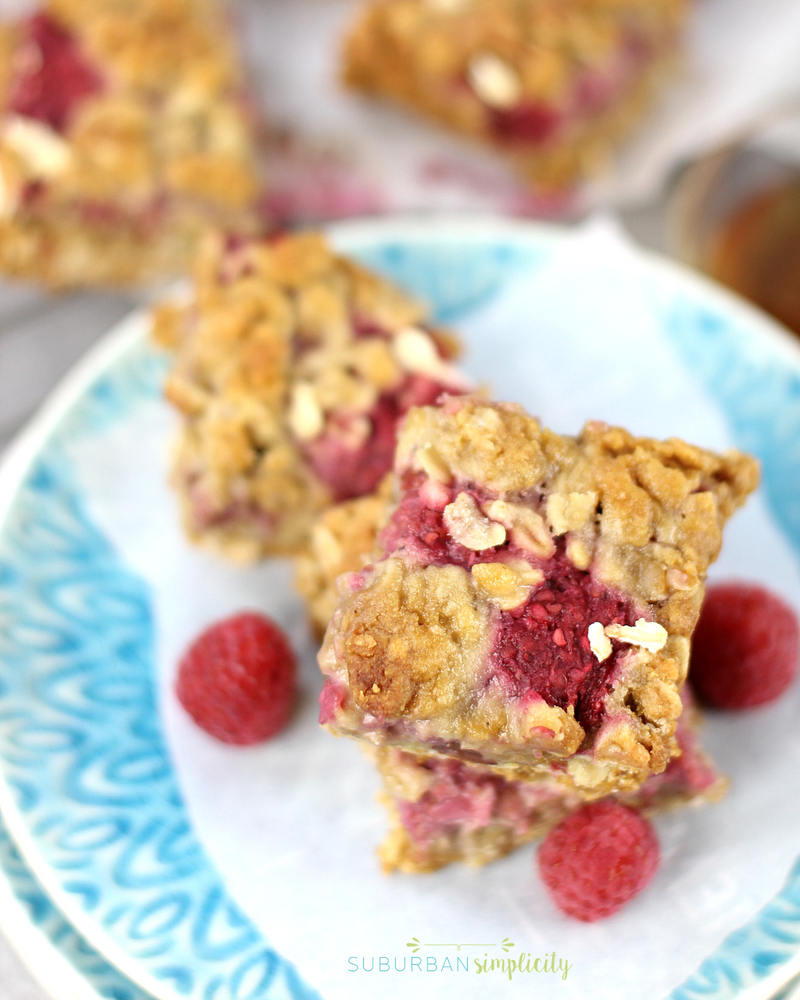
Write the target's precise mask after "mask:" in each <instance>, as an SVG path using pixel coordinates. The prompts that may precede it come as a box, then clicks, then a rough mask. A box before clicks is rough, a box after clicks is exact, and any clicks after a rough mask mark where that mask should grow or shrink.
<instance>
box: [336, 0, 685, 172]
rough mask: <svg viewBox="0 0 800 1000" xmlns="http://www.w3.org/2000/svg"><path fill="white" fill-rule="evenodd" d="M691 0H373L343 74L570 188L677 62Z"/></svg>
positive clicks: (599, 161)
mask: <svg viewBox="0 0 800 1000" xmlns="http://www.w3.org/2000/svg"><path fill="white" fill-rule="evenodd" d="M686 7H687V3H686V0H558V2H553V0H372V2H370V3H367V5H366V6H365V8H364V9H363V11H361V12H360V14H359V15H358V19H357V21H356V23H355V24H354V25H353V27H352V29H351V31H350V34H349V36H348V38H347V40H346V44H345V52H344V79H345V81H346V83H347V84H349V85H350V86H351V87H354V88H356V89H358V90H361V91H364V92H365V93H368V94H375V95H379V96H382V97H387V98H390V99H392V100H395V101H399V102H400V103H402V104H404V105H406V106H407V107H409V108H411V109H413V110H415V111H419V112H421V113H423V114H425V115H427V116H428V117H430V118H433V119H435V120H436V121H439V122H441V123H443V124H444V125H447V126H449V127H450V128H451V129H454V130H456V131H458V132H461V133H464V134H465V135H468V136H472V137H474V138H477V139H479V140H482V141H483V142H484V143H488V144H489V145H490V146H492V147H494V148H495V149H497V150H499V151H501V152H502V153H504V154H506V155H507V156H508V157H509V158H510V160H511V161H512V163H513V164H514V166H515V167H516V169H517V170H518V171H519V173H520V174H521V175H522V176H523V177H524V178H526V179H527V180H529V181H530V182H532V183H534V184H536V185H538V186H541V187H545V188H553V187H556V188H557V187H563V186H567V185H571V184H573V183H574V182H576V181H578V180H580V179H582V178H584V177H586V176H588V175H590V174H592V173H594V172H596V171H597V170H598V168H600V167H602V166H603V165H604V164H606V163H607V161H608V159H609V156H610V154H611V152H612V151H613V149H614V147H615V146H616V145H617V144H618V142H619V140H620V139H621V138H622V137H624V136H625V135H626V133H628V132H629V131H630V130H631V129H632V128H633V127H634V126H635V125H636V124H637V123H638V122H639V120H640V119H641V117H642V116H643V114H644V113H645V112H646V110H647V109H648V107H649V106H650V105H651V103H652V101H653V98H654V96H655V95H656V94H657V92H658V90H659V86H660V85H661V84H662V82H663V80H664V78H665V77H668V76H669V72H668V71H669V69H670V68H671V66H672V65H673V64H674V63H675V61H676V52H677V49H678V48H679V42H680V37H681V29H682V26H683V22H684V19H685V14H686Z"/></svg>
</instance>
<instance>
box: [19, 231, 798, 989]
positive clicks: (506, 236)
mask: <svg viewBox="0 0 800 1000" xmlns="http://www.w3.org/2000/svg"><path fill="white" fill-rule="evenodd" d="M332 235H333V237H334V239H335V241H336V242H337V244H338V246H339V247H341V248H342V249H343V250H346V251H348V252H352V253H353V254H355V255H356V256H357V257H358V258H359V259H361V260H362V261H364V262H365V263H366V264H368V265H369V266H372V267H375V268H377V269H378V270H381V271H382V272H384V273H386V274H388V275H389V276H390V277H392V278H394V279H395V280H397V281H398V282H399V283H401V284H403V285H405V286H406V287H408V288H410V289H411V290H412V291H414V292H416V293H417V294H419V295H420V296H422V297H424V298H426V299H427V300H428V301H430V302H431V304H432V305H433V306H434V308H435V310H436V312H437V314H438V316H439V317H440V318H441V319H443V320H444V321H447V322H454V323H456V324H457V326H458V328H459V330H461V331H463V333H464V336H465V340H466V342H467V354H466V362H465V364H466V367H467V369H468V371H470V372H471V373H472V374H473V376H475V377H476V378H477V379H478V380H479V381H482V382H489V383H491V384H492V386H493V389H494V391H495V394H496V395H497V396H499V397H502V398H508V399H515V400H518V401H520V402H522V403H524V404H525V405H526V406H528V408H529V409H531V410H533V411H535V412H538V413H539V414H540V415H541V416H542V417H543V419H544V420H545V421H546V422H547V423H548V424H550V425H551V426H553V427H555V428H556V429H558V430H562V431H566V432H573V431H576V430H577V429H578V428H579V426H580V423H581V422H582V421H583V420H584V419H586V418H590V417H591V418H604V419H606V420H608V421H609V422H620V423H624V424H626V425H628V426H630V427H631V429H632V430H634V431H636V432H639V433H647V434H658V435H660V436H668V435H670V434H678V435H680V436H682V437H686V438H689V439H691V440H695V441H696V442H697V443H700V444H703V445H708V446H712V447H724V446H726V445H728V444H736V445H738V446H740V447H742V448H746V449H748V450H751V451H753V452H755V453H756V454H757V455H758V456H759V457H760V459H761V460H762V468H763V482H764V487H763V490H762V491H761V494H760V496H759V497H758V498H757V499H756V500H754V501H753V502H752V503H751V504H750V505H749V507H748V508H747V509H746V510H745V512H743V513H742V514H741V515H738V516H737V517H736V518H735V519H734V521H733V523H732V524H731V526H730V529H729V534H728V538H727V541H726V546H725V550H724V553H723V557H722V560H721V561H720V563H719V564H718V566H717V567H716V568H715V569H716V573H717V575H718V576H732V575H736V576H744V577H747V578H749V579H757V580H762V581H764V582H766V583H768V584H769V585H770V586H771V587H773V589H776V590H778V591H779V592H781V593H783V594H784V596H785V597H786V598H787V600H789V601H791V602H792V603H794V605H795V606H798V605H800V576H798V566H797V555H798V552H800V502H798V499H797V498H798V496H800V350H798V348H797V346H796V344H795V343H794V342H793V341H792V340H791V338H789V337H788V335H786V334H784V333H782V332H781V331H780V330H779V329H778V328H777V327H775V326H774V325H772V324H771V323H769V322H768V321H767V320H766V319H764V318H763V317H761V316H760V315H759V314H757V313H756V312H755V311H753V310H751V309H750V308H748V307H746V306H744V305H742V304H740V303H739V302H738V301H736V300H734V299H733V298H732V297H730V296H728V295H726V294H725V293H723V292H721V291H719V290H717V289H716V288H714V287H712V286H710V285H709V284H708V283H706V282H704V281H702V280H701V279H699V278H696V277H694V276H692V275H690V274H688V273H686V272H684V271H682V270H680V269H679V268H677V267H675V266H673V265H670V264H667V263H665V262H662V261H658V260H656V259H653V258H650V257H648V256H645V255H643V254H641V253H639V252H637V251H634V250H632V249H631V248H630V247H628V246H626V245H625V244H624V243H623V242H622V241H621V240H620V239H619V237H618V236H617V235H616V234H615V233H613V232H611V231H609V230H608V229H607V228H605V227H603V226H599V227H592V228H590V230H589V231H587V232H582V233H573V234H565V233H563V232H558V231H554V230H551V229H548V228H543V227H534V226H530V225H514V224H510V223H499V222H465V221H440V222H436V223H433V222H425V223H392V222H375V223H370V224H348V225H343V226H341V227H337V228H335V229H334V230H333V231H332ZM146 332H147V322H146V319H145V317H143V316H141V315H137V316H134V317H132V318H131V319H130V320H128V321H126V323H125V324H123V325H122V327H121V328H120V329H118V330H116V331H115V332H113V333H112V334H110V335H109V338H108V339H107V340H106V341H105V342H104V343H103V344H102V345H101V346H100V347H99V348H98V349H97V350H95V351H94V352H93V353H92V354H91V356H90V357H88V358H87V359H86V361H85V362H84V363H83V364H82V365H81V366H79V368H78V369H77V370H76V371H75V373H74V374H73V375H72V376H71V377H70V378H69V379H68V380H67V382H66V383H65V384H64V386H62V388H61V389H60V390H59V391H58V392H57V393H56V394H55V395H54V397H53V398H52V400H51V401H50V403H49V404H48V405H47V406H46V407H45V409H44V410H43V412H42V413H41V415H40V416H39V417H38V418H37V420H36V421H35V422H34V424H33V425H32V426H31V428H30V429H29V430H28V431H27V432H26V433H25V435H23V437H22V438H21V439H20V440H19V442H18V444H17V445H16V447H15V448H14V449H13V451H12V453H11V454H10V455H9V457H8V459H7V461H6V463H5V465H4V466H3V469H2V472H1V473H0V621H2V631H0V807H1V808H2V813H3V818H4V821H5V822H6V824H7V826H8V829H9V830H10V832H11V835H12V837H13V839H14V842H15V844H16V846H17V847H18V849H19V851H20V852H21V855H22V857H23V858H24V864H25V865H26V866H27V868H26V869H25V870H26V871H27V869H28V868H29V869H30V872H31V873H32V877H35V879H36V880H38V883H40V885H41V887H42V888H43V890H44V892H45V893H46V897H47V898H48V899H49V900H50V901H51V902H52V903H53V904H54V905H55V907H57V909H58V911H59V912H60V913H61V914H63V918H64V919H65V920H66V921H67V922H68V925H71V926H72V927H73V928H74V929H75V931H76V932H77V933H79V934H80V935H82V936H83V938H84V939H85V941H86V942H87V944H88V946H91V948H93V949H95V950H96V952H97V953H98V954H99V955H100V956H102V959H103V960H105V961H107V962H108V963H110V964H111V966H113V967H114V968H115V969H116V970H118V972H119V974H121V975H122V976H124V977H127V979H128V980H129V981H130V983H131V984H134V986H135V987H137V988H141V989H143V990H145V991H148V992H149V993H151V994H152V995H153V996H154V997H158V998H163V1000H175V998H176V997H189V998H192V1000H268V998H280V997H286V998H288V997H292V998H305V997H316V996H322V997H325V998H326V1000H335V998H339V997H342V998H344V997H346V998H348V1000H356V998H359V997H374V996H379V997H394V996H397V997H404V996H407V995H408V993H409V992H410V991H412V990H413V991H414V992H415V993H416V994H418V995H420V996H425V997H428V996H430V997H436V998H437V1000H439V998H446V997H450V996H453V997H456V996H458V997H470V996H476V997H477V996H488V995H492V996H494V995H497V994H499V993H500V991H501V990H502V991H503V993H504V994H505V993H507V995H508V996H510V997H514V996H523V995H530V994H531V993H532V992H535V993H536V995H537V996H542V997H550V996H554V997H555V996H565V995H573V996H578V997H583V996H587V997H588V996H591V997H592V998H598V997H619V998H627V997H637V998H638V997H641V996H642V995H647V996H670V997H672V998H673V1000H679V998H680V1000H689V998H699V997H711V998H714V1000H727V998H733V997H737V998H742V1000H744V998H747V1000H756V998H759V997H767V996H769V995H770V994H771V993H772V992H774V990H775V989H776V988H777V986H778V984H779V983H780V982H784V981H786V979H787V978H788V976H789V975H790V974H791V973H792V972H793V971H795V970H797V969H798V968H800V866H799V865H798V862H797V858H798V855H800V795H798V791H799V790H800V787H799V786H800V778H799V777H798V775H800V737H799V736H798V726H797V712H798V697H797V691H796V689H795V691H794V692H792V693H791V694H790V695H789V696H787V697H786V698H784V699H783V700H782V701H781V702H780V703H779V704H777V705H775V706H770V707H768V708H765V709H761V710H758V711H756V712H752V713H748V714H746V715H742V716H733V717H730V716H728V717H726V716H722V715H720V716H717V717H714V718H710V719H709V721H708V724H707V725H706V727H705V736H704V740H705V742H706V744H707V745H708V746H709V748H710V749H711V751H712V753H713V754H714V756H715V757H716V759H717V760H718V762H719V763H720V765H721V767H722V768H723V770H725V771H726V773H728V774H729V775H730V777H731V779H732V790H731V793H730V795H729V796H728V798H727V799H726V800H725V801H724V802H722V803H719V804H717V805H714V806H708V807H705V808H703V809H698V810H685V811H683V812H679V813H675V814H672V815H670V816H667V817H664V818H662V819H660V820H659V823H658V825H659V834H660V837H661V841H662V848H663V860H662V866H661V869H660V872H659V874H658V876H657V878H656V881H655V882H654V883H653V884H652V885H651V886H650V887H649V889H648V890H647V891H646V892H645V893H643V894H642V895H641V896H640V897H639V898H638V899H637V900H635V901H634V902H633V903H632V904H630V906H629V907H627V908H626V909H625V910H623V911H622V912H621V913H620V914H619V915H617V916H616V917H614V918H612V919H611V920H609V921H606V922H605V923H604V924H600V925H593V926H591V927H585V926H583V925H575V924H573V923H571V922H569V921H567V920H566V919H562V918H561V917H559V916H558V915H557V914H556V913H554V911H553V910H552V908H551V906H550V904H549V903H548V901H547V900H546V899H545V898H544V897H543V896H542V894H541V891H540V888H539V886H538V883H537V881H536V879H535V876H534V874H533V871H532V869H531V859H530V851H525V850H523V851H519V852H517V853H516V854H515V855H514V856H512V857H510V858H508V859H505V860H503V861H502V862H500V863H498V864H496V865H492V866H489V867H488V868H486V869H482V870H479V871H475V872H473V871H470V870H464V869H461V868H457V867H456V868H451V869H447V870H445V871H443V872H439V873H436V874H435V875H432V876H425V877H419V878H415V877H405V876H399V877H393V878H391V879H386V878H384V877H383V876H381V875H380V874H379V872H378V870H377V864H376V862H375V860H374V855H373V849H374V845H375V843H376V842H377V840H378V839H379V838H380V836H381V834H382V830H383V824H384V820H383V817H382V815H381V812H380V808H379V806H377V805H376V804H375V803H374V801H373V793H374V791H375V787H376V786H375V778H374V775H373V773H372V770H371V768H370V766H369V764H368V763H367V762H366V761H364V760H363V758H362V756H361V755H360V754H359V753H358V751H357V749H356V748H355V747H354V746H353V745H352V744H350V743H348V742H347V741H334V740H332V739H331V738H330V737H329V736H328V735H327V734H325V733H323V732H321V731H319V730H318V728H317V726H316V723H315V716H316V712H315V705H314V702H315V698H314V694H315V693H316V690H317V688H318V686H319V680H318V674H317V671H316V668H315V667H314V664H313V648H312V647H311V645H310V642H309V640H308V636H307V634H306V631H305V626H304V623H303V615H302V609H301V608H300V605H299V603H298V602H297V601H296V599H295V598H294V597H293V596H292V594H291V588H290V574H289V571H288V567H287V566H285V565H283V564H280V563H270V564H266V565H264V566H262V567H258V568H256V569H254V570H248V571H240V570H236V569H234V568H231V567H228V566H226V565H223V564H222V563H220V562H217V561H215V560H214V559H212V558H211V557H208V556H205V555H203V554H201V553H197V552H195V551H192V550H191V549H190V548H189V547H188V546H187V545H186V544H185V543H184V542H183V539H182V538H181V536H180V533H179V531H178V529H177V527H176V522H177V518H176V515H175V510H174V501H173V499H172V497H171V496H170V495H169V493H168V491H167V489H166V487H165V485H164V483H165V478H166V468H167V452H168V441H169V437H170V435H171V433H172V429H173V428H172V423H171V417H170V415H169V414H168V413H167V411H166V408H165V407H164V406H163V404H162V403H161V401H160V388H159V387H160V382H161V379H162V377H163V372H164V370H165V364H166V362H165V359H164V358H163V357H161V356H159V355H158V354H157V353H155V352H154V351H153V350H151V348H150V347H149V346H148V345H147V343H146ZM253 606H254V607H259V608H262V609H264V610H265V611H267V612H268V613H270V614H273V615H274V616H275V617H277V618H278V619H279V620H280V621H281V623H282V624H283V625H284V627H285V628H287V630H288V631H289V632H290V634H291V635H292V638H293V640H294V642H295V644H296V646H297V647H298V649H299V650H300V651H301V652H302V653H303V654H304V662H303V668H302V683H303V691H304V697H303V699H302V703H301V706H300V709H299V711H298V713H297V717H296V719H295V720H294V721H293V724H292V725H291V726H290V728H289V729H288V730H287V732H286V733H285V734H282V736H281V737H280V738H278V739H277V740H274V741H272V742H271V743H269V744H266V745H264V746H263V747H259V748H254V749H248V750H236V749H234V748H230V747H223V746H219V745H217V744H215V743H213V741H211V740H210V739H208V738H207V737H205V735H204V734H202V733H200V732H198V731H197V730H195V729H194V728H193V727H192V726H191V724H190V723H188V722H187V720H186V719H185V718H184V716H183V714H182V713H181V712H180V709H179V708H178V706H177V705H176V703H175V700H174V697H173V695H172V686H171V680H172V671H173V667H174V663H175V661H176V658H177V656H178V655H179V653H180V651H181V649H182V648H183V646H184V645H185V643H186V642H187V641H188V640H189V639H190V638H191V637H192V636H193V635H194V634H196V632H197V631H199V629H200V628H201V627H202V626H203V625H205V624H207V623H208V622H209V621H211V620H214V619H216V618H219V617H221V616H223V615H224V614H227V613H229V612H231V611H233V610H237V609H239V608H242V607H253ZM65 926H67V924H65ZM415 941H416V944H415V943H414V942H415ZM409 942H410V943H411V947H409V944H408V943H409ZM553 952H555V953H556V955H557V961H558V960H560V961H561V962H562V965H561V966H560V968H561V969H562V970H563V968H564V965H565V964H566V963H568V964H569V972H568V979H567V981H566V982H565V981H564V980H563V979H562V978H561V977H560V974H554V973H549V972H534V971H527V969H526V968H525V965H526V961H527V964H528V966H530V967H531V968H532V967H533V966H532V963H533V961H534V959H535V958H536V957H541V958H543V957H544V956H545V955H550V954H552V953H553ZM525 956H529V958H528V959H527V960H526V959H525ZM492 957H497V958H502V959H504V961H506V963H507V962H508V960H509V959H510V958H511V959H514V960H517V961H518V962H519V964H518V967H517V968H516V970H515V971H514V972H513V974H512V976H511V977H509V976H508V974H507V971H508V970H507V966H506V967H504V968H505V971H503V972H500V970H499V969H494V970H492V971H490V972H488V977H489V978H487V975H484V974H481V975H476V964H475V963H476V960H480V961H481V962H483V961H484V960H485V958H489V959H491V958H492ZM520 959H521V961H520ZM66 960H67V961H68V962H71V964H75V962H74V960H73V959H71V958H70V957H69V955H68V956H67V959H66ZM384 963H388V965H389V969H388V970H386V971H385V970H384ZM539 967H540V968H541V962H540V965H539ZM396 969H399V970H401V971H395V970H396ZM121 981H124V980H121ZM643 983H644V984H647V985H646V989H645V990H644V991H643ZM131 988H133V986H132V987H131ZM110 995H113V993H112V994H110Z"/></svg>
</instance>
